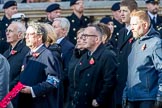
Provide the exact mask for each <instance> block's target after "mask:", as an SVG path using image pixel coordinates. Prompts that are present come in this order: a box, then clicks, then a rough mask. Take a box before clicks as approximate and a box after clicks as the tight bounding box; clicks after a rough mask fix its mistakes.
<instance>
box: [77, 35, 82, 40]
mask: <svg viewBox="0 0 162 108" xmlns="http://www.w3.org/2000/svg"><path fill="white" fill-rule="evenodd" d="M79 39H80V40H82V39H84V38H83V36H80V37H77V38H76V40H79Z"/></svg>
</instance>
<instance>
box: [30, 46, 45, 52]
mask: <svg viewBox="0 0 162 108" xmlns="http://www.w3.org/2000/svg"><path fill="white" fill-rule="evenodd" d="M42 46H43V44H41V45H39V46H38V47H37V48H36V49H34V50H31V52H36V51H37V50H38V49H39V48H40V47H42Z"/></svg>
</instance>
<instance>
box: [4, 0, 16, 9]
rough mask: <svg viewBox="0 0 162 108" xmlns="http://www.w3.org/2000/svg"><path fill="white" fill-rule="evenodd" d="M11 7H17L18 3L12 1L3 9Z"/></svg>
mask: <svg viewBox="0 0 162 108" xmlns="http://www.w3.org/2000/svg"><path fill="white" fill-rule="evenodd" d="M11 6H17V2H16V1H14V0H11V1H7V2H6V3H5V4H4V5H3V9H7V8H9V7H11Z"/></svg>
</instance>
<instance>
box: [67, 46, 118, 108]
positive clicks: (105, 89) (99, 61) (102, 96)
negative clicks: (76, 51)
mask: <svg viewBox="0 0 162 108" xmlns="http://www.w3.org/2000/svg"><path fill="white" fill-rule="evenodd" d="M74 63H76V65H74V64H72V65H69V75H68V77H69V80H70V86H69V95H68V96H69V100H68V108H93V107H92V100H93V99H97V102H98V103H99V105H100V107H98V108H111V107H110V106H111V105H110V104H112V103H111V97H112V95H113V92H114V87H115V82H116V80H115V79H116V72H115V71H116V69H117V61H116V58H115V56H114V55H113V54H112V53H111V52H110V51H109V50H108V49H107V48H106V47H105V46H104V45H102V44H101V45H100V46H99V47H98V48H97V50H96V51H95V52H94V53H93V55H92V56H91V57H89V56H88V52H87V53H85V54H84V55H83V56H82V57H81V58H80V59H79V60H76V61H74Z"/></svg>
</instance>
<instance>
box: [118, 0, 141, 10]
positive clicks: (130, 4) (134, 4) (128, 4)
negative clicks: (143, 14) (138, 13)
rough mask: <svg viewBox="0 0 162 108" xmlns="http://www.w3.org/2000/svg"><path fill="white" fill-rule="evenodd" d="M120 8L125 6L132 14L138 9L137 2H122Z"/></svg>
mask: <svg viewBox="0 0 162 108" xmlns="http://www.w3.org/2000/svg"><path fill="white" fill-rule="evenodd" d="M120 6H126V7H128V9H129V10H130V11H131V12H132V11H133V10H137V9H138V5H137V2H136V1H135V0H122V2H121V3H120Z"/></svg>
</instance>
